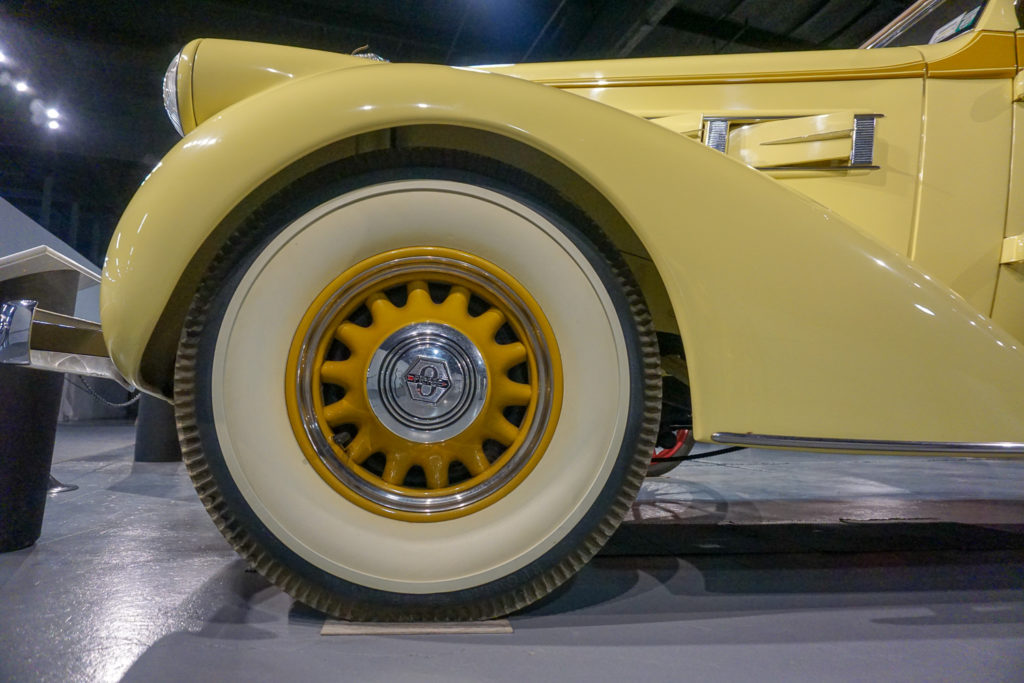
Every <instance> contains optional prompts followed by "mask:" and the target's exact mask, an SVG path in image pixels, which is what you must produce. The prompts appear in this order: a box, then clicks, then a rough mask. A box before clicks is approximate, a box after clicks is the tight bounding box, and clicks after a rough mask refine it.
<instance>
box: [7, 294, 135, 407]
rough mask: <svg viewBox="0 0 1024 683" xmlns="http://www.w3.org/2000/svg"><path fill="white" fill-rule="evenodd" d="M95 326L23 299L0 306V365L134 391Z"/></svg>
mask: <svg viewBox="0 0 1024 683" xmlns="http://www.w3.org/2000/svg"><path fill="white" fill-rule="evenodd" d="M106 349H107V347H106V345H105V344H104V342H103V333H102V332H101V331H100V326H99V324H97V323H94V322H91V321H89V320H82V319H81V318H75V317H73V316H70V315H62V314H60V313H53V312H52V311H46V310H43V309H41V308H39V307H38V303H37V302H36V301H32V300H30V299H22V300H16V301H7V302H5V303H3V305H0V363H5V364H8V365H20V366H23V367H30V368H33V369H36V370H47V371H50V372H65V373H68V374H72V375H88V376H90V377H102V378H104V379H112V380H114V381H115V382H117V383H118V384H120V385H121V386H123V387H125V388H126V389H131V388H133V387H132V385H131V384H130V383H129V382H128V381H127V380H126V379H125V378H124V376H123V375H121V373H120V372H119V371H118V370H117V368H115V367H114V362H113V361H112V360H111V359H110V357H109V356H107V355H106Z"/></svg>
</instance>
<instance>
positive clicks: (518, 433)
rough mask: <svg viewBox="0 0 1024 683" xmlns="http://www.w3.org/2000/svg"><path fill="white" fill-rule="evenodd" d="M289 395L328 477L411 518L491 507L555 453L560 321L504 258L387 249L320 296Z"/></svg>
mask: <svg viewBox="0 0 1024 683" xmlns="http://www.w3.org/2000/svg"><path fill="white" fill-rule="evenodd" d="M285 394H286V400H287V405H288V413H289V419H290V421H291V424H292V429H293V431H294V432H295V437H296V439H297V440H298V442H299V445H300V446H301V448H302V451H303V453H304V454H305V455H306V458H307V459H308V460H309V463H310V464H311V465H312V466H313V468H314V469H315V470H316V471H317V473H318V474H319V475H320V477H321V478H322V479H323V480H324V481H325V482H327V484H329V485H330V486H331V487H332V488H334V489H335V490H336V491H337V492H338V493H340V494H341V495H342V496H344V497H345V498H347V499H348V500H350V501H351V502H353V503H355V504H356V505H359V506H360V507H362V508H364V509H366V510H369V511H371V512H375V513H377V514H381V515H385V516H388V517H395V518H399V519H404V520H408V521H439V520H444V519H451V518H454V517H458V516H462V515H466V514H469V513H472V512H475V511H477V510H480V509H482V508H484V507H486V506H488V505H490V504H491V503H493V502H495V501H496V500H498V499H500V498H501V497H503V496H504V495H506V494H507V493H508V492H509V491H511V490H512V489H513V488H515V486H516V485H517V484H518V483H519V482H521V481H522V480H523V479H524V478H525V477H526V476H527V475H528V474H529V472H530V471H531V470H532V469H533V467H534V466H536V464H537V462H538V461H539V460H540V458H541V457H542V456H543V454H544V451H545V449H546V448H547V445H548V443H549V442H550V440H551V436H552V434H553V432H554V429H555V425H556V424H557V421H558V415H559V412H560V408H561V397H562V372H561V360H560V357H559V354H558V347H557V344H556V342H555V338H554V334H553V333H552V330H551V327H550V325H549V324H548V322H547V320H546V319H545V317H544V314H543V312H542V311H541V309H540V307H539V306H538V305H537V303H536V301H534V299H533V298H532V297H531V296H530V294H529V293H528V292H527V291H526V290H525V289H524V288H523V287H522V285H520V284H519V283H518V282H517V281H516V280H515V279H514V278H512V277H511V276H510V275H509V274H508V273H506V272H504V271H503V270H501V269H500V268H498V267H497V266H496V265H494V264H493V263H490V262H489V261H486V260H484V259H481V258H478V257H475V256H473V255H471V254H466V253H463V252H460V251H456V250H453V249H445V248H439V247H415V248H407V249H399V250H395V251H390V252H386V253H383V254H378V255H377V256H374V257H371V258H369V259H366V260H365V261H362V262H360V263H358V264H356V265H355V266H353V267H352V268H349V269H348V270H347V271H345V272H344V273H342V274H341V275H340V276H339V277H338V278H337V279H335V280H334V281H333V282H332V283H331V284H330V285H328V286H327V287H326V288H325V289H324V290H323V292H321V293H320V295H319V296H318V297H317V298H316V300H315V301H314V302H313V303H312V305H311V306H310V307H309V309H308V310H307V311H306V314H305V315H304V316H303V319H302V321H301V323H300V324H299V327H298V329H297V330H296V332H295V336H294V338H293V340H292V346H291V351H290V354H289V359H288V367H287V377H286V381H285Z"/></svg>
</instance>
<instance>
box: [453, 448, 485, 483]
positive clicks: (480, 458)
mask: <svg viewBox="0 0 1024 683" xmlns="http://www.w3.org/2000/svg"><path fill="white" fill-rule="evenodd" d="M459 462H461V463H462V464H463V465H464V466H465V467H466V469H467V470H469V473H470V474H472V475H473V476H474V477H476V476H478V475H481V474H483V473H484V472H485V471H486V470H487V468H488V467H490V466H491V463H490V462H489V461H488V460H487V456H486V455H484V452H483V449H481V448H479V447H478V448H477V449H476V450H475V451H474V452H473V453H471V454H463V455H460V456H459Z"/></svg>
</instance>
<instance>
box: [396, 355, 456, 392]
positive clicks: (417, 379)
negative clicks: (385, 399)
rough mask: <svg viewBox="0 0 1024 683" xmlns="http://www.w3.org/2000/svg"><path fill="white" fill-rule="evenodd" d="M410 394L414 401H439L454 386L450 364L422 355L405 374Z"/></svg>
mask: <svg viewBox="0 0 1024 683" xmlns="http://www.w3.org/2000/svg"><path fill="white" fill-rule="evenodd" d="M405 382H406V385H407V386H408V387H409V395H410V396H411V397H412V400H414V401H425V402H427V403H437V402H438V401H440V400H441V397H442V396H444V395H445V393H446V392H447V391H448V389H450V388H451V386H452V381H451V373H450V372H448V364H447V363H445V362H444V361H443V360H441V361H438V360H433V359H431V358H424V357H422V356H420V357H419V358H417V359H416V362H415V363H413V365H412V367H411V368H409V373H408V374H407V375H406V376H405Z"/></svg>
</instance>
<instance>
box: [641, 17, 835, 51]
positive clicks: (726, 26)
mask: <svg viewBox="0 0 1024 683" xmlns="http://www.w3.org/2000/svg"><path fill="white" fill-rule="evenodd" d="M661 23H662V25H663V26H667V27H669V28H674V29H676V30H679V31H685V32H687V33H695V34H697V35H701V36H706V37H708V38H712V39H714V40H722V41H725V42H726V44H729V43H739V44H740V45H746V46H748V47H754V48H758V49H760V50H770V51H774V52H788V51H793V50H813V49H815V48H818V47H820V45H819V44H818V43H811V42H807V41H804V40H799V39H796V38H791V37H789V36H785V35H780V34H778V33H772V32H771V31H765V30H763V29H759V28H755V27H753V26H750V25H749V24H747V23H739V22H736V21H731V20H729V19H726V18H721V19H716V18H714V17H709V16H707V15H704V14H698V13H696V12H691V11H689V10H685V9H683V8H681V7H674V8H672V9H671V10H669V11H668V12H667V13H666V14H665V16H664V18H663V19H662V20H661Z"/></svg>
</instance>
